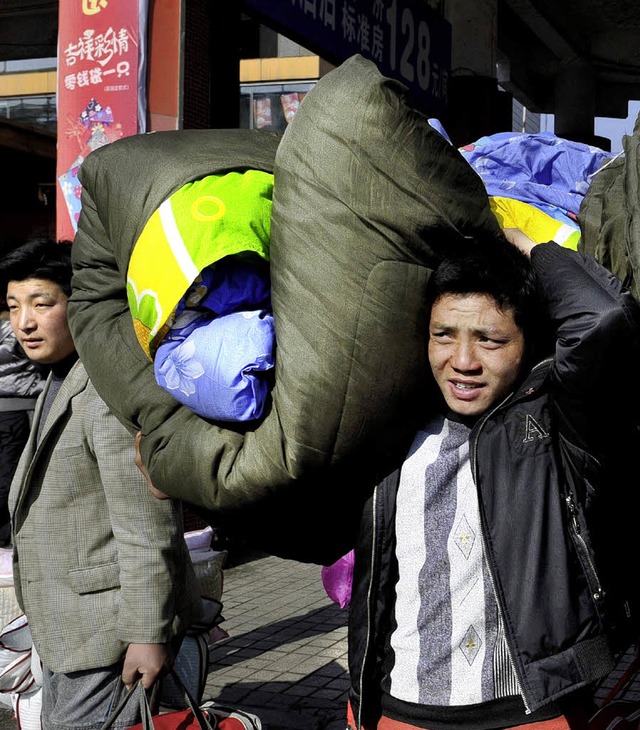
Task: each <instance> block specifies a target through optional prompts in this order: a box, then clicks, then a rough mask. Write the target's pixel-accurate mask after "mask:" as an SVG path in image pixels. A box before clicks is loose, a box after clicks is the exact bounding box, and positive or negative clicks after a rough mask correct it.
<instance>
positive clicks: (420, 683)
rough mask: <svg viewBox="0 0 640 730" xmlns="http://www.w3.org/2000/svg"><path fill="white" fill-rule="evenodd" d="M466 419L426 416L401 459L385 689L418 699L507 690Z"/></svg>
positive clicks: (454, 700)
mask: <svg viewBox="0 0 640 730" xmlns="http://www.w3.org/2000/svg"><path fill="white" fill-rule="evenodd" d="M469 433H470V429H469V428H468V427H467V426H465V425H463V424H461V423H458V422H455V421H450V420H448V419H445V418H439V419H436V420H435V421H434V422H432V423H431V424H429V427H428V428H427V429H425V430H424V431H421V432H419V433H418V435H417V436H416V439H415V441H414V444H413V446H412V448H411V451H410V453H409V455H408V457H407V459H406V461H405V463H404V465H403V467H402V471H401V475H400V486H399V490H398V502H397V512H396V537H397V548H396V549H397V558H398V565H399V580H398V584H397V586H396V604H395V618H396V623H397V628H396V629H395V631H394V632H393V634H392V636H391V646H392V649H393V651H394V657H395V661H394V666H393V668H392V670H391V674H390V680H391V686H390V693H391V695H392V696H393V697H396V698H397V699H400V700H404V701H407V702H414V703H419V704H428V705H444V706H460V705H470V704H477V703H480V702H485V701H487V700H491V699H494V698H495V697H498V696H505V693H508V694H517V689H516V691H515V692H514V691H512V688H513V686H515V684H514V682H513V679H512V677H511V673H512V670H511V665H510V662H509V657H508V654H506V652H504V649H505V648H506V647H505V645H504V642H503V641H500V640H499V636H498V621H497V607H496V603H495V598H494V596H493V592H492V589H491V583H490V580H489V578H488V575H487V570H486V567H485V565H484V556H483V545H482V536H481V531H480V519H479V511H478V496H477V491H476V487H475V485H474V482H473V478H472V474H471V467H470V461H469Z"/></svg>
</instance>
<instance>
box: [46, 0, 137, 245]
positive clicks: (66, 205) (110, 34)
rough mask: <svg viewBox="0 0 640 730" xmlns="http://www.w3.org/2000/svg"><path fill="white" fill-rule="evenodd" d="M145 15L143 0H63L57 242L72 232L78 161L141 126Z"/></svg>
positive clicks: (76, 207)
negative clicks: (141, 80) (141, 81)
mask: <svg viewBox="0 0 640 730" xmlns="http://www.w3.org/2000/svg"><path fill="white" fill-rule="evenodd" d="M146 17H147V2H146V0H139V1H138V2H136V1H135V0H60V3H59V35H58V161H57V171H56V174H57V178H58V188H57V195H56V220H57V231H56V235H57V238H58V240H61V239H73V237H74V235H75V231H76V228H77V223H78V217H79V215H80V193H81V187H80V183H79V182H78V169H79V167H80V165H81V163H82V161H83V160H84V159H85V158H86V157H87V155H88V154H89V153H90V152H92V151H93V150H95V149H97V148H98V147H102V146H103V145H105V144H108V143H109V142H113V141H115V140H117V139H120V137H126V136H129V135H132V134H137V133H138V132H141V131H144V124H145V113H146V112H145V111H144V110H145V109H146V104H145V103H144V101H145V95H146V89H145V88H144V83H140V81H139V79H140V78H143V74H142V73H140V72H141V70H142V68H143V66H144V60H145V59H144V54H143V51H144V48H145V37H146ZM139 100H141V102H142V103H140V102H139ZM141 109H142V110H143V113H140V110H141Z"/></svg>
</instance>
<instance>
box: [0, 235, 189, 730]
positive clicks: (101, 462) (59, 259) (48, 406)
mask: <svg viewBox="0 0 640 730" xmlns="http://www.w3.org/2000/svg"><path fill="white" fill-rule="evenodd" d="M70 283H71V263H70V245H69V244H65V243H60V244H56V243H55V242H52V241H33V242H28V243H25V244H24V245H23V246H21V247H19V248H18V249H17V250H16V251H14V252H13V253H11V254H9V255H8V256H6V257H5V258H4V259H3V260H2V262H1V263H0V286H2V289H1V291H2V293H3V294H4V293H5V292H6V301H7V305H8V308H9V314H10V321H11V325H12V328H13V331H14V332H15V334H16V336H17V338H18V340H19V342H20V344H21V345H22V347H23V349H24V350H25V352H26V353H27V356H28V357H29V358H30V359H31V360H33V361H34V362H37V363H41V364H45V365H49V366H50V367H51V375H50V376H49V379H48V381H47V384H46V386H45V390H44V391H43V394H42V395H41V396H40V399H39V401H38V404H37V407H36V411H35V414H34V423H33V427H32V430H31V434H30V436H29V441H28V443H27V446H26V448H25V451H24V453H23V456H22V458H21V460H20V463H19V465H18V468H17V470H16V474H15V477H14V480H13V483H12V487H11V494H10V510H11V517H12V526H13V543H14V582H15V587H16V594H17V599H18V602H19V603H20V605H21V607H22V608H23V610H24V612H25V614H26V615H27V618H28V620H29V625H30V627H31V633H32V636H33V642H34V646H35V648H36V649H37V651H38V653H39V655H40V657H41V659H42V662H43V665H44V683H43V704H42V727H43V728H45V730H47V729H49V728H52V729H55V730H76V729H79V728H95V727H100V725H101V724H102V723H103V722H104V721H105V720H106V719H107V717H108V716H109V714H110V712H111V709H112V707H113V706H114V704H115V703H116V702H117V700H118V697H119V694H120V692H121V689H122V687H123V685H126V686H128V687H130V686H132V685H133V684H134V683H135V682H137V681H138V680H140V681H141V682H142V684H143V685H144V686H145V687H149V686H151V684H153V682H154V681H155V680H156V679H157V678H158V677H159V676H161V674H162V673H163V671H164V669H165V668H166V667H167V666H168V665H170V663H171V662H172V660H173V657H174V654H175V650H176V645H177V643H179V641H180V637H181V636H182V634H183V633H184V631H185V629H186V627H187V626H188V625H189V624H190V623H191V622H193V621H194V620H195V619H197V618H198V617H199V614H200V611H201V601H200V597H199V590H198V588H197V583H196V579H195V576H194V573H193V569H192V567H191V562H190V560H189V556H188V552H187V549H186V545H185V543H184V540H183V530H182V524H181V523H182V520H181V516H180V507H179V504H177V503H175V502H171V501H165V502H159V501H157V500H155V499H153V498H152V497H151V496H150V495H149V493H148V492H147V488H146V484H145V481H144V479H143V477H142V476H141V475H140V473H139V472H138V470H137V468H136V466H135V464H134V448H133V445H134V442H133V438H132V436H131V435H130V434H129V433H128V431H127V430H126V429H125V428H124V427H123V426H122V425H121V424H120V423H119V422H118V421H117V420H116V418H115V417H114V416H113V414H112V413H111V412H110V411H109V409H108V407H107V406H106V404H105V403H104V402H103V401H102V400H101V398H100V397H99V396H98V394H97V393H96V391H95V389H94V388H93V386H92V384H91V382H90V381H89V379H88V377H87V374H86V372H85V370H84V368H83V366H82V364H81V363H80V362H79V361H78V358H77V353H76V350H75V346H74V343H73V340H72V337H71V333H70V331H69V327H68V325H67V314H66V307H67V299H68V297H69V294H70ZM136 704H137V703H129V705H131V708H130V709H129V708H128V711H126V712H125V713H123V714H122V715H120V717H119V719H118V722H117V724H116V725H115V727H122V728H126V727H129V726H130V725H132V724H134V723H136V722H139V718H138V717H137V716H136V715H137V710H136V708H135V707H134V705H136Z"/></svg>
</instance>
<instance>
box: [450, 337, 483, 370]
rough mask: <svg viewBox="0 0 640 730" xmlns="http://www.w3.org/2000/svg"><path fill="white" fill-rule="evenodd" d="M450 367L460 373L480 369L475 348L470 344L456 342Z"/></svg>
mask: <svg viewBox="0 0 640 730" xmlns="http://www.w3.org/2000/svg"><path fill="white" fill-rule="evenodd" d="M451 366H452V367H453V368H454V370H458V371H460V372H470V371H475V370H478V369H479V368H480V363H479V362H478V358H477V356H476V348H475V347H474V345H473V343H471V342H458V343H457V344H456V346H455V349H454V352H453V356H452V358H451Z"/></svg>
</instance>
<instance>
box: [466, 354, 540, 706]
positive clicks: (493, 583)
mask: <svg viewBox="0 0 640 730" xmlns="http://www.w3.org/2000/svg"><path fill="white" fill-rule="evenodd" d="M542 364H543V363H539V365H542ZM536 367H538V366H536ZM512 396H513V393H510V394H509V395H508V396H507V397H506V398H505V399H504V400H503V401H502V403H500V404H499V405H497V406H496V407H495V408H493V409H492V410H491V411H490V412H489V413H488V414H487V415H486V416H485V417H484V418H483V419H482V421H481V422H480V424H479V425H478V430H477V431H476V434H475V438H474V439H473V440H472V441H471V447H472V450H473V459H472V460H471V472H472V475H473V481H474V484H475V485H476V491H478V492H479V490H478V476H477V475H478V460H477V449H476V444H477V442H478V437H479V435H480V431H482V429H483V428H484V425H485V423H486V422H487V421H488V420H489V418H491V416H492V415H493V414H494V413H495V412H496V411H498V410H499V409H500V408H502V406H503V405H504V404H505V403H506V402H507V401H508V400H509V399H510V398H512ZM479 499H480V494H478V500H479ZM480 524H481V527H482V529H481V531H480V532H481V534H482V547H483V550H484V554H485V563H486V566H487V570H488V573H489V580H490V582H491V588H492V590H493V595H494V596H495V598H496V607H497V609H498V613H499V614H500V620H501V621H502V625H503V626H504V636H505V640H506V642H507V649H508V650H509V662H510V663H511V669H512V670H513V676H514V677H515V679H516V684H517V686H518V692H519V693H520V696H521V697H522V701H523V702H524V709H525V713H526V714H527V715H530V714H531V709H530V707H529V703H528V701H527V697H526V695H525V693H524V690H523V689H522V682H521V681H520V675H519V674H518V670H517V668H516V663H515V661H514V659H513V647H512V646H511V639H510V636H509V632H508V631H507V623H506V621H505V620H504V615H503V612H502V607H501V606H500V601H499V598H498V591H497V589H496V580H495V577H494V575H493V566H492V565H491V562H490V560H489V550H488V548H487V540H486V536H485V529H484V525H482V512H480Z"/></svg>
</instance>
